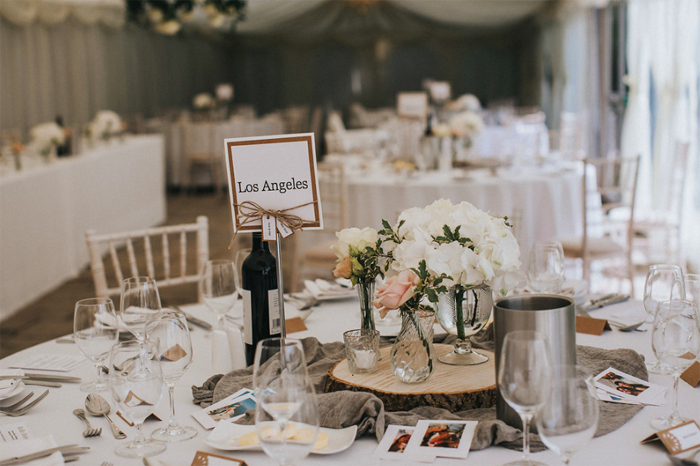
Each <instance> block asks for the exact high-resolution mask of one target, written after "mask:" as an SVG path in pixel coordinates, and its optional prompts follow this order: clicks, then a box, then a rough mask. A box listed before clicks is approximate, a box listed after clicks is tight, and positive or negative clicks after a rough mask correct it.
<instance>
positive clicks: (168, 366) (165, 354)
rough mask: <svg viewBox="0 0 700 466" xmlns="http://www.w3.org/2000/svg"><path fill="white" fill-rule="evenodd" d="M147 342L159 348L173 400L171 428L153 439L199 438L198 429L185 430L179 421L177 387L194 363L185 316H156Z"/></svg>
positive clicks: (149, 324)
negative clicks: (176, 407) (176, 412)
mask: <svg viewBox="0 0 700 466" xmlns="http://www.w3.org/2000/svg"><path fill="white" fill-rule="evenodd" d="M146 339H147V341H149V342H151V343H153V345H154V346H155V349H156V355H157V357H158V359H159V360H160V365H161V369H162V371H163V380H164V381H165V385H166V386H167V387H168V394H169V397H170V420H169V421H168V427H164V428H161V429H156V430H155V431H153V433H152V434H151V438H154V439H156V440H161V441H164V442H180V441H182V440H187V439H191V438H192V437H194V436H195V435H197V429H195V428H194V427H191V426H181V425H179V424H178V423H177V420H176V419H175V384H176V383H177V381H178V380H180V377H182V375H183V374H184V373H185V372H186V371H187V369H188V368H189V366H190V364H191V363H192V339H191V338H190V330H189V328H188V327H187V319H186V318H185V315H184V314H183V313H181V312H176V311H166V312H163V313H161V314H156V315H154V316H152V317H151V318H150V319H148V322H146Z"/></svg>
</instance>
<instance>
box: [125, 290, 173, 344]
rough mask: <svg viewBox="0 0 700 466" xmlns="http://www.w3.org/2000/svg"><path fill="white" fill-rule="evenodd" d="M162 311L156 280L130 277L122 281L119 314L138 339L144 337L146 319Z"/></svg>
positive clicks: (143, 338) (142, 339)
mask: <svg viewBox="0 0 700 466" xmlns="http://www.w3.org/2000/svg"><path fill="white" fill-rule="evenodd" d="M160 312H162V309H161V305H160V294H159V293H158V286H157V285H156V281H155V280H154V279H152V278H151V277H131V278H127V279H126V280H124V281H123V282H122V289H121V303H120V312H119V316H120V317H121V320H122V323H123V324H124V327H126V329H127V330H129V331H130V332H131V333H133V334H134V336H135V337H136V339H137V340H138V341H141V342H143V341H145V339H146V321H147V320H148V318H149V317H151V315H153V314H157V313H160Z"/></svg>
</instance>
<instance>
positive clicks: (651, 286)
mask: <svg viewBox="0 0 700 466" xmlns="http://www.w3.org/2000/svg"><path fill="white" fill-rule="evenodd" d="M669 299H685V284H684V281H683V271H682V270H681V268H680V267H679V266H677V265H672V264H656V265H651V266H649V271H648V272H647V276H646V280H645V281H644V300H643V303H644V310H645V311H646V312H647V314H648V316H649V319H648V320H650V321H652V322H653V321H654V317H655V315H656V310H657V309H658V307H659V303H660V302H662V301H668V300H669ZM647 369H648V370H649V372H652V373H654V374H668V371H667V369H666V368H665V367H664V366H663V365H661V364H660V363H659V362H658V361H655V362H653V363H648V364H647Z"/></svg>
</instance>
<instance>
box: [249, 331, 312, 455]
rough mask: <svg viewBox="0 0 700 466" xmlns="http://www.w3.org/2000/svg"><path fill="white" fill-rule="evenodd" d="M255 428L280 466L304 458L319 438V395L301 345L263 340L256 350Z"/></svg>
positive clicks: (298, 342) (288, 341)
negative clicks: (314, 387)
mask: <svg viewBox="0 0 700 466" xmlns="http://www.w3.org/2000/svg"><path fill="white" fill-rule="evenodd" d="M253 386H254V387H255V398H256V402H257V403H256V407H255V428H256V430H257V433H258V438H259V439H260V444H261V445H262V448H263V450H264V451H265V453H266V454H267V455H268V456H269V457H271V458H273V459H275V460H277V461H278V462H279V464H280V465H289V464H293V463H294V462H295V461H298V460H301V459H303V458H305V457H306V456H307V455H308V454H309V452H310V451H311V449H312V448H313V445H314V443H315V442H316V437H317V435H318V426H319V416H318V405H317V402H316V395H315V393H314V389H313V386H312V385H311V383H310V381H309V378H308V375H307V372H306V358H305V357H304V349H303V348H302V345H301V342H300V341H297V340H291V339H285V338H268V339H265V340H261V341H260V342H259V343H258V346H257V347H256V350H255V365H254V372H253Z"/></svg>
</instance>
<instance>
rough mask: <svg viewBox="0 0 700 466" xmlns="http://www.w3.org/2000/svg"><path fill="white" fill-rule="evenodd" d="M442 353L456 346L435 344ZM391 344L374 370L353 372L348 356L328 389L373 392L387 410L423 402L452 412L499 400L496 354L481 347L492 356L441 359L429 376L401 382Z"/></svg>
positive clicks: (335, 369) (328, 382)
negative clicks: (454, 361)
mask: <svg viewBox="0 0 700 466" xmlns="http://www.w3.org/2000/svg"><path fill="white" fill-rule="evenodd" d="M435 349H436V352H437V354H438V356H440V355H442V354H445V353H449V352H450V351H452V350H453V346H452V345H435ZM390 351H391V347H385V348H382V349H381V350H380V353H381V355H382V359H381V360H380V361H379V367H378V369H377V371H375V372H373V373H371V374H355V375H353V374H351V373H350V370H349V368H348V361H347V359H343V360H341V361H339V362H338V363H337V364H336V365H335V366H333V367H332V368H331V370H330V371H328V377H327V379H326V387H325V392H326V393H328V392H337V391H341V390H350V391H354V392H369V393H372V394H374V395H376V396H377V397H378V398H379V399H380V400H382V401H383V402H384V409H386V410H387V411H408V410H410V409H413V408H417V407H419V406H435V407H438V408H444V409H447V410H449V411H451V412H456V411H464V410H468V409H477V408H489V407H491V406H493V405H494V404H496V375H495V370H496V369H495V362H494V355H493V353H491V352H489V351H484V350H478V352H479V353H481V354H484V355H486V356H488V358H489V360H488V361H486V362H485V363H484V364H479V365H477V366H450V365H447V364H443V363H441V362H438V363H437V365H436V367H435V371H434V372H433V374H432V375H431V376H430V378H429V379H428V380H426V381H425V382H422V383H417V384H408V383H404V382H401V381H400V380H399V379H397V378H396V377H394V374H393V372H392V371H391V367H390V365H389V353H390Z"/></svg>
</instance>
